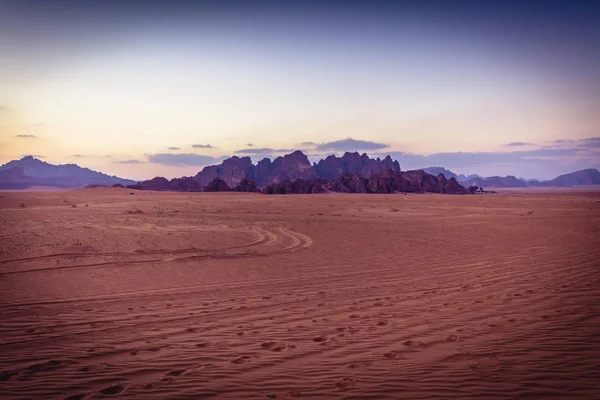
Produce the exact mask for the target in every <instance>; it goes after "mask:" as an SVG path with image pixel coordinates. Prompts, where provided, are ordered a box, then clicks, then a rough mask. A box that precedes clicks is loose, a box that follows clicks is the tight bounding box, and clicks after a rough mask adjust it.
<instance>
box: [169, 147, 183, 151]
mask: <svg viewBox="0 0 600 400" xmlns="http://www.w3.org/2000/svg"><path fill="white" fill-rule="evenodd" d="M167 149H169V150H181V147H167Z"/></svg>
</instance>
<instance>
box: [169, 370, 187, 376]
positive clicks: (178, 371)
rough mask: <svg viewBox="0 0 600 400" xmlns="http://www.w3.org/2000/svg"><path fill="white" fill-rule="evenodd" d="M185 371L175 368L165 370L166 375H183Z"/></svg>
mask: <svg viewBox="0 0 600 400" xmlns="http://www.w3.org/2000/svg"><path fill="white" fill-rule="evenodd" d="M185 372H186V370H185V369H177V370H174V371H170V372H167V375H169V376H180V375H183V374H184V373H185Z"/></svg>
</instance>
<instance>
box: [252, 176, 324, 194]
mask: <svg viewBox="0 0 600 400" xmlns="http://www.w3.org/2000/svg"><path fill="white" fill-rule="evenodd" d="M324 192H325V189H324V188H323V182H322V181H320V180H317V179H314V180H304V179H296V180H295V181H291V180H290V179H284V180H283V181H282V182H278V183H273V184H271V185H269V186H266V187H265V188H264V189H263V190H262V193H265V194H314V193H324Z"/></svg>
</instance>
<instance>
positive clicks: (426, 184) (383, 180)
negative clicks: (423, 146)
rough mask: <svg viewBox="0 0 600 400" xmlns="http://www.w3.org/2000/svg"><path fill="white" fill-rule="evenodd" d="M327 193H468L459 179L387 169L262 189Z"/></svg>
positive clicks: (287, 192) (265, 191) (421, 172)
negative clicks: (367, 173)
mask: <svg viewBox="0 0 600 400" xmlns="http://www.w3.org/2000/svg"><path fill="white" fill-rule="evenodd" d="M325 191H331V192H341V193H395V192H404V193H425V192H427V193H447V194H464V193H467V192H468V191H467V189H465V188H464V187H463V186H461V185H460V184H459V183H458V182H457V181H456V179H454V178H451V179H446V177H445V176H444V175H443V174H439V175H438V176H433V175H431V174H428V173H426V172H424V171H421V170H418V171H405V172H402V171H394V170H392V169H386V170H384V171H382V172H381V173H378V174H373V175H371V177H369V178H365V177H363V176H361V175H358V174H344V175H342V176H340V177H339V178H338V179H336V180H321V179H315V180H309V181H307V180H303V179H299V180H296V181H290V180H285V181H283V182H282V183H280V184H272V185H269V186H267V187H265V188H264V189H263V193H266V194H306V193H322V192H325Z"/></svg>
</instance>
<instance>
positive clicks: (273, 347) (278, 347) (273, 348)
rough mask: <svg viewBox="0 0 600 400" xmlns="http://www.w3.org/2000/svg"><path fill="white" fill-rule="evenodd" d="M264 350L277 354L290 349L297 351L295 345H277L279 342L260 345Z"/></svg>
mask: <svg viewBox="0 0 600 400" xmlns="http://www.w3.org/2000/svg"><path fill="white" fill-rule="evenodd" d="M260 347H262V348H263V349H266V350H271V351H275V352H280V351H284V350H288V349H295V348H296V346H295V345H293V344H292V345H289V346H288V345H286V344H285V343H277V342H264V343H262V344H261V345H260Z"/></svg>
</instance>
